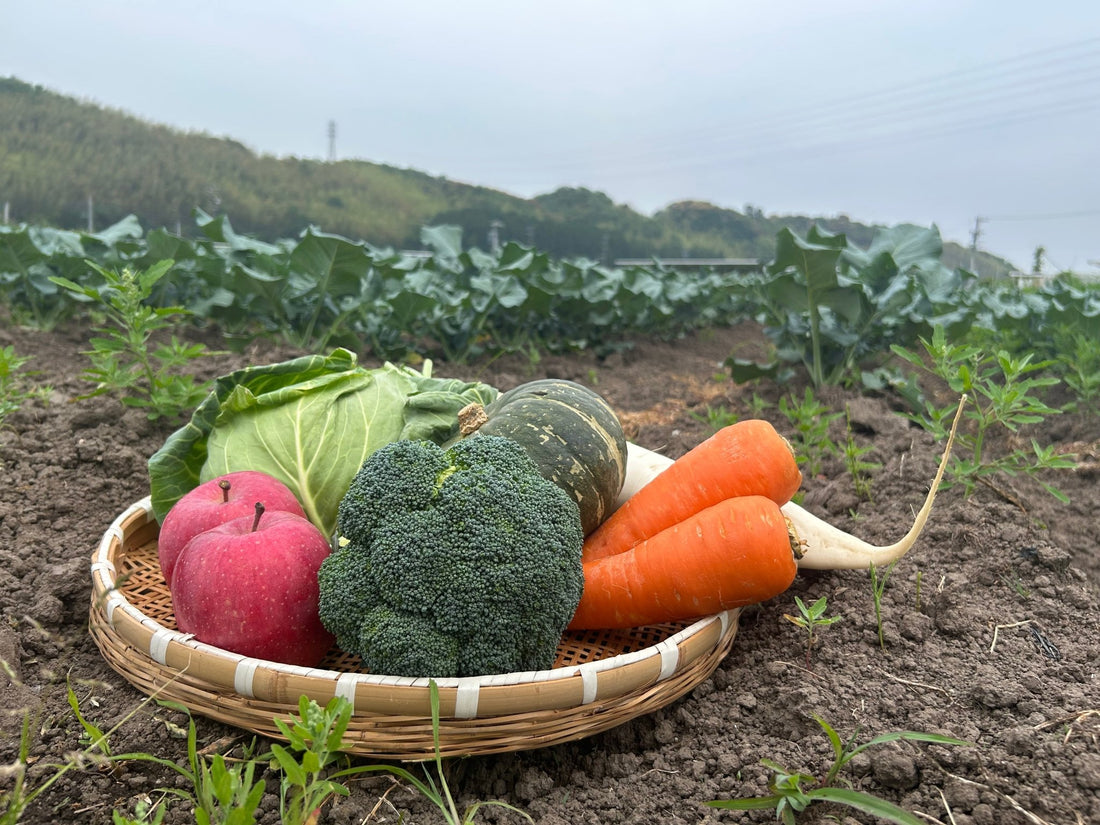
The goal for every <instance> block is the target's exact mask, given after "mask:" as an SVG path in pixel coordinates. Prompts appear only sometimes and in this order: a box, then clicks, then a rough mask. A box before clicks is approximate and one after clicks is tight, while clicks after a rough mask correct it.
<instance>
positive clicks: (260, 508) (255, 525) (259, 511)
mask: <svg viewBox="0 0 1100 825" xmlns="http://www.w3.org/2000/svg"><path fill="white" fill-rule="evenodd" d="M263 514H264V504H263V502H262V501H257V502H256V518H255V519H254V520H253V522H252V532H253V533H255V532H256V531H257V530H259V529H260V516H262V515H263Z"/></svg>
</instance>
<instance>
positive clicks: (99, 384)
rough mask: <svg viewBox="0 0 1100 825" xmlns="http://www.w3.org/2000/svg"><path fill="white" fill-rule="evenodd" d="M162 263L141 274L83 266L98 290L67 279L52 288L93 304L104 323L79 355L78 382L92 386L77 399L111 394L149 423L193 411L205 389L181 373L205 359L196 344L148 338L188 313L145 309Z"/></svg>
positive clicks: (166, 266) (168, 264) (166, 264)
mask: <svg viewBox="0 0 1100 825" xmlns="http://www.w3.org/2000/svg"><path fill="white" fill-rule="evenodd" d="M172 264H173V261H171V260H163V261H160V262H158V263H156V264H154V265H153V266H151V267H149V268H148V269H146V270H143V271H138V272H136V271H134V270H131V269H123V270H121V271H116V270H112V269H106V268H104V267H101V266H99V265H98V264H95V263H93V262H91V261H89V262H88V265H89V266H90V267H92V269H94V270H95V271H96V272H98V273H99V274H100V275H101V276H102V277H103V279H104V283H103V284H102V285H100V286H89V285H84V286H82V285H80V284H78V283H75V282H74V281H71V280H69V279H68V278H61V277H53V278H51V279H50V280H52V281H53V282H54V283H56V284H58V285H59V286H61V287H64V288H65V289H66V290H68V291H69V292H70V293H72V294H73V295H74V296H76V297H78V298H81V299H83V300H85V301H93V302H95V303H96V304H97V309H98V310H99V311H101V312H102V313H103V314H104V316H105V317H106V319H107V322H108V323H109V325H108V326H99V327H96V328H95V331H96V332H98V333H100V334H101V337H93V338H92V339H91V345H92V349H91V350H89V351H87V352H86V353H85V354H86V355H87V356H88V358H89V359H90V361H91V367H90V368H89V369H87V370H86V371H85V373H84V377H85V378H86V379H87V380H89V381H91V382H92V383H94V384H95V385H96V388H95V390H93V391H92V392H90V393H88V394H87V395H85V396H82V397H83V398H91V397H94V396H98V395H104V394H108V395H113V396H115V397H117V398H118V399H119V400H120V401H121V402H122V403H123V404H125V405H126V406H129V407H140V408H143V409H145V410H147V412H148V415H149V418H150V419H157V418H161V417H168V418H172V417H175V416H178V415H179V414H180V413H182V412H184V411H186V410H189V409H190V408H192V407H193V406H195V405H196V404H197V403H198V402H199V401H201V400H202V398H203V397H204V396H205V395H206V389H205V386H204V385H203V384H202V383H200V382H197V381H196V380H195V378H194V377H193V376H191V375H187V374H184V373H183V372H181V370H182V368H184V367H186V366H187V365H188V364H190V363H191V362H192V361H194V360H196V359H198V358H201V357H202V356H204V355H207V354H208V352H207V350H206V347H205V346H204V345H202V344H186V343H184V342H181V341H180V340H179V339H178V338H176V336H174V335H173V336H172V337H171V339H170V340H169V342H168V343H166V344H160V345H157V346H156V347H155V348H153V349H150V347H151V346H152V344H153V341H152V339H153V336H154V334H156V333H158V332H161V331H162V330H165V329H168V328H169V327H171V326H172V320H171V319H173V318H176V317H178V316H181V315H187V314H189V313H188V312H187V310H185V309H183V308H181V307H154V306H149V304H148V303H147V302H148V299H149V297H150V296H151V295H152V291H153V288H154V287H155V286H156V283H157V281H159V280H160V279H161V278H163V277H164V276H165V275H166V274H167V273H168V271H169V270H170V269H171V268H172Z"/></svg>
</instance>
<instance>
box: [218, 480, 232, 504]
mask: <svg viewBox="0 0 1100 825" xmlns="http://www.w3.org/2000/svg"><path fill="white" fill-rule="evenodd" d="M218 486H219V487H221V488H222V504H228V503H229V486H230V485H229V479H227V478H223V479H222V480H221V481H219V482H218Z"/></svg>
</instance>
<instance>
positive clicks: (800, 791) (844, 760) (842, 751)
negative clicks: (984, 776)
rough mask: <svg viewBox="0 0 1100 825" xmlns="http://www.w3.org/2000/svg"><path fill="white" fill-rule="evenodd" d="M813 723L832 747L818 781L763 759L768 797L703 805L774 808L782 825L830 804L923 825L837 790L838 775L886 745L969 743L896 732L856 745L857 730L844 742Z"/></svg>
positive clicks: (863, 796)
mask: <svg viewBox="0 0 1100 825" xmlns="http://www.w3.org/2000/svg"><path fill="white" fill-rule="evenodd" d="M814 720H815V721H816V722H817V723H818V724H819V725H820V726H821V729H822V730H823V731H825V735H826V736H827V737H828V738H829V743H830V744H831V745H832V748H833V763H832V765H830V766H829V770H828V772H827V773H826V774H825V776H824V777H823V778H822V779H821V780H818V779H817V778H816V777H815V776H813V775H811V774H805V773H800V772H797V771H792V770H790V769H788V768H785V767H783V766H782V765H779V764H778V763H776V762H774V761H773V760H771V759H762V760H761V764H763V765H764V766H765V767H767V768H769V769H771V770H772V771H773V774H774V775H773V777H772V779H771V780H770V781H769V783H768V784H769V789H770V790H771V794H769V795H768V796H762V797H746V798H742V799H728V800H715V801H713V802H708V803H706V804H707V805H709V806H710V807H712V808H723V809H725V810H730V811H764V810H769V809H773V808H774V809H775V816H776V819H778V820H781V821H782V822H783V823H784V825H795V823H796V822H797V816H798V814H800V813H802V812H803V811H805V810H806V808H808V807H809V806H810V805H812V804H813V803H815V802H825V803H829V802H831V803H834V804H838V805H847V806H848V807H849V808H854V809H855V810H857V811H861V812H863V813H866V814H870V815H872V816H877V817H879V818H881V819H885V820H887V821H889V822H894V823H897V825H923V823H924V820H922V819H919V818H918V817H916V816H914V815H913V814H911V813H909V812H908V811H906V810H905V809H904V808H900V807H898V806H897V805H894V804H893V803H892V802H887V801H886V800H885V799H881V798H879V797H877V796H874V795H872V794H868V793H864V792H863V791H856V790H853V789H851V788H841V787H838V786H837V780H838V779H839V777H840V772H841V771H842V770H843V769H844V767H845V766H846V765H847V764H848V763H849V762H850V761H851V760H852V758H853V757H855V756H856V755H857V754H859V753H862V752H863V751H865V750H866V749H867V748H870V747H874V746H876V745H882V744H886V743H888V742H897V741H900V740H907V741H915V742H928V743H931V744H936V745H970V744H972V743H970V742H965V741H963V740H961V739H955V738H953V737H950V736H940V735H938V734H932V733H920V732H918V731H896V732H894V733H884V734H880V735H879V736H876V737H874V738H873V739H870V740H868V741H867V742H865V743H863V744H862V745H856V744H855V737H856V736H857V735H858V733H859V731H858V730H857V731H856V733H853V734H852V736H851V738H849V739H848V740H847V741H844V740H842V739H841V738H840V735H839V734H838V733H837V732H836V730H834V729H833V727H832V726H831V725H830V724H829V723H828V722H826V721H825V720H824V719H822V718H821V717H819V716H817V715H815V716H814ZM811 782H813V783H816V785H817V787H814V788H810V789H806V788H804V787H803V786H804V785H806V784H808V783H811Z"/></svg>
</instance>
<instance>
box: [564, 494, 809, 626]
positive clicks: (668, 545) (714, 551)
mask: <svg viewBox="0 0 1100 825" xmlns="http://www.w3.org/2000/svg"><path fill="white" fill-rule="evenodd" d="M796 571H797V564H796V560H795V555H794V547H793V545H792V541H791V535H790V533H789V532H788V528H787V520H786V518H785V517H784V516H783V513H782V511H781V510H780V509H779V505H778V504H776V503H775V502H774V501H772V500H771V499H769V498H765V497H764V496H751V495H750V496H739V497H737V498H730V499H726V500H725V501H723V502H721V503H719V504H716V505H713V506H711V507H707V508H705V509H703V510H700V511H699V512H697V513H695V514H694V515H692V516H690V517H688V518H687V519H685V520H683V521H681V522H680V523H678V524H674V525H673V526H671V527H668V528H667V529H665V530H662V531H661V532H659V533H657V534H656V535H653V536H651V537H649V538H648V539H645V540H643V541H641V542H639V543H638V544H636V545H634V546H633V547H631V548H630V549H629V550H626V551H624V552H622V553H616V554H614V555H610V556H605V557H603V558H600V559H595V560H592V561H586V562H585V563H584V593H583V595H582V596H581V601H580V605H578V607H577V611H576V613H575V614H574V616H573V620H572V621H571V622H570V624H569V627H570V628H571V629H574V630H583V629H592V628H622V627H638V626H641V625H649V624H659V623H663V622H671V621H679V620H684V619H696V618H700V617H702V616H709V615H711V614H713V613H716V612H718V611H720V610H726V609H728V608H732V607H740V606H743V605H747V604H755V603H757V602H762V601H766V600H767V599H770V598H772V597H773V596H777V595H779V594H780V593H782V592H783V591H784V590H786V589H787V588H788V587H790V586H791V583H792V582H793V581H794V577H795V572H796Z"/></svg>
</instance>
